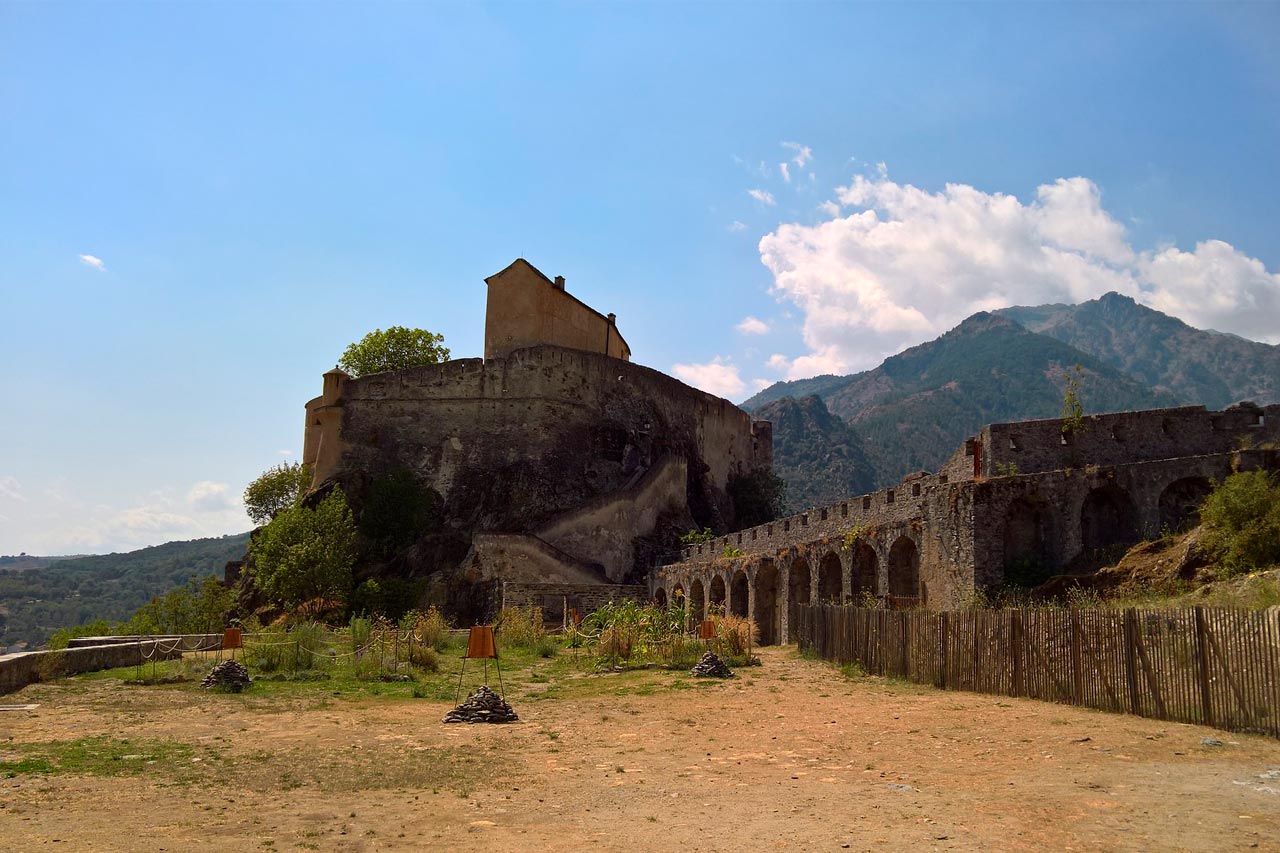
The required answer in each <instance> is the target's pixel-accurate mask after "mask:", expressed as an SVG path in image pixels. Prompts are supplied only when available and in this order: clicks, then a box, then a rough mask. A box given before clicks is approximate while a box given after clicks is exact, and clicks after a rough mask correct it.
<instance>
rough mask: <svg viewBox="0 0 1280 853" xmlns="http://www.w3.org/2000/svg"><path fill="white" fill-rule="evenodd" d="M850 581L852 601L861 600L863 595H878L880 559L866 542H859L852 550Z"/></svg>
mask: <svg viewBox="0 0 1280 853" xmlns="http://www.w3.org/2000/svg"><path fill="white" fill-rule="evenodd" d="M850 581H851V584H850V592H851V593H852V594H853V599H854V601H857V600H859V599H860V598H862V596H863V594H864V593H865V594H867V595H879V594H880V558H879V557H877V556H876V549H875V548H872V547H871V546H870V545H868V544H867V543H866V542H859V543H858V545H857V547H856V548H854V549H853V575H852V577H851V578H850Z"/></svg>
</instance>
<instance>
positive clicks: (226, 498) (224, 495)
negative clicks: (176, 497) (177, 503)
mask: <svg viewBox="0 0 1280 853" xmlns="http://www.w3.org/2000/svg"><path fill="white" fill-rule="evenodd" d="M187 503H188V504H190V505H191V506H193V507H195V508H196V509H199V510H203V511H205V512H218V511H220V510H224V509H231V508H233V507H235V506H236V504H237V501H236V499H235V498H234V497H233V496H232V495H231V494H230V492H229V491H228V487H227V484H226V483H214V482H212V481H210V480H201V481H200V482H198V483H196V484H195V485H194V486H192V487H191V490H190V491H189V492H187Z"/></svg>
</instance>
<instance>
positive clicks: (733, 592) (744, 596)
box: [729, 569, 750, 618]
mask: <svg viewBox="0 0 1280 853" xmlns="http://www.w3.org/2000/svg"><path fill="white" fill-rule="evenodd" d="M747 590H748V585H747V573H746V572H744V571H742V570H741V569H739V570H738V571H736V572H734V573H733V582H732V583H730V584H729V612H730V613H732V614H733V615H734V616H742V617H743V618H746V615H747V607H748V605H749V604H750V599H749V595H750V594H749V592H748V591H747Z"/></svg>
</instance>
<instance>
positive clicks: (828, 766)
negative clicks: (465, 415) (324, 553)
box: [0, 649, 1280, 851]
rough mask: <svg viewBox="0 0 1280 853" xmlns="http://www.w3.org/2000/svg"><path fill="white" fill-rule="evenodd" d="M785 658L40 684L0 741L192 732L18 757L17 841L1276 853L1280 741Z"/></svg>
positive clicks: (5, 822) (0, 841)
mask: <svg viewBox="0 0 1280 853" xmlns="http://www.w3.org/2000/svg"><path fill="white" fill-rule="evenodd" d="M763 659H764V665H763V666H762V667H759V668H753V669H750V670H743V671H741V673H740V677H739V678H737V679H734V680H733V681H730V682H724V683H720V682H717V683H714V684H707V685H702V684H699V685H697V686H692V687H686V689H673V688H672V685H673V679H674V676H672V675H671V674H669V673H642V674H638V675H637V674H628V675H626V676H603V677H593V678H587V679H579V680H578V681H579V682H581V684H582V685H587V686H586V687H584V688H583V689H580V690H577V691H576V692H575V691H567V693H566V696H567V698H555V699H545V700H541V701H534V700H533V699H531V698H529V697H527V696H524V697H523V701H522V700H521V699H520V698H517V699H516V700H515V703H514V704H516V710H517V711H518V712H519V713H520V715H521V717H522V722H521V723H519V724H516V725H511V726H489V727H479V726H444V725H441V724H440V723H439V722H438V721H439V719H440V717H441V716H442V715H443V714H444V712H445V711H446V710H448V705H447V704H442V703H436V702H426V701H423V700H407V699H404V700H362V701H356V702H346V701H332V702H328V701H323V702H322V701H314V700H313V699H308V698H298V699H285V698H276V697H269V698H268V699H261V700H256V699H249V700H244V701H239V700H241V699H242V697H228V696H217V695H206V694H202V693H199V692H195V691H191V690H186V691H180V690H165V689H161V688H148V689H146V691H145V692H144V693H138V692H136V689H135V692H134V693H130V692H127V691H128V689H127V688H124V687H122V686H120V685H119V682H109V683H99V684H94V685H91V686H90V688H89V689H86V688H85V687H84V686H83V685H81V686H80V687H78V688H77V689H74V690H73V689H71V688H70V687H63V686H60V685H45V686H38V687H33V688H28V689H27V690H25V691H22V692H20V693H19V694H16V695H15V696H13V697H7V698H6V701H12V702H23V701H39V702H41V703H42V706H41V708H40V709H39V710H38V711H35V712H29V713H15V712H6V713H3V714H0V760H5V761H10V762H12V761H15V760H19V759H21V758H23V757H24V756H23V754H22V750H21V749H19V748H16V747H14V746H13V745H14V744H19V745H20V744H23V743H27V744H30V743H32V742H40V741H58V740H68V739H72V738H83V737H86V736H93V737H96V736H102V737H103V738H107V739H113V738H114V739H124V738H132V739H144V740H145V739H159V740H160V741H164V742H169V741H176V742H177V743H178V744H180V745H182V747H183V749H185V750H187V751H185V752H182V753H181V754H178V755H175V756H169V757H168V758H164V757H161V758H158V759H157V758H152V757H149V756H147V755H143V756H124V757H123V758H124V759H125V760H143V761H151V760H154V761H155V766H154V770H153V771H152V772H149V773H145V774H133V775H119V776H109V777H105V776H102V775H47V776H46V775H33V774H30V773H19V774H17V775H15V776H13V778H7V779H6V778H0V848H3V849H5V850H33V849H59V848H61V849H67V850H109V851H115V850H121V851H125V850H127V851H132V850H190V849H195V848H197V847H199V848H200V849H207V850H228V851H232V850H234V851H242V850H293V849H318V850H341V851H366V850H368V851H372V850H393V849H403V850H422V849H432V850H443V849H450V850H473V849H474V850H480V849H483V850H497V851H505V850H581V849H600V850H658V849H683V850H769V849H793V850H842V849H851V850H903V849H939V850H1011V851H1012V850H1250V849H1254V850H1280V778H1277V779H1271V780H1268V779H1266V778H1264V775H1265V774H1267V772H1268V771H1276V770H1280V743H1278V742H1275V741H1272V740H1268V739H1265V738H1261V737H1251V736H1243V735H1229V734H1224V733H1222V732H1217V731H1214V730H1211V729H1206V728H1201V727H1195V726H1187V725H1181V724H1169V723H1161V722H1157V721H1152V720H1144V719H1139V718H1134V717H1125V716H1117V715H1108V714H1102V713H1098V712H1093V711H1087V710H1081V709H1075V708H1070V707H1064V706H1058V705H1052V704H1045V703H1039V702H1031V701H1023V700H1012V699H1002V698H1000V697H990V696H979V695H975V694H968V693H944V692H937V691H933V690H929V689H926V688H920V687H915V686H912V685H904V684H896V683H886V682H883V681H880V680H876V679H859V680H849V679H846V678H845V677H843V676H842V675H841V674H840V673H839V672H838V671H837V670H835V669H834V668H832V667H830V666H828V665H826V664H823V663H817V662H813V661H807V660H802V659H800V658H798V657H797V656H796V654H795V651H794V650H793V649H766V650H765V651H764V654H763ZM610 679H613V680H612V681H611V680H610ZM684 683H685V684H686V685H687V684H688V682H684ZM68 684H76V682H69V683H68ZM615 688H616V689H615ZM619 694H621V695H619ZM1205 737H1213V738H1217V739H1219V740H1221V741H1223V745H1222V746H1204V745H1202V743H1201V738H1205ZM103 742H106V741H103ZM151 742H154V741H151ZM6 744H9V747H7V749H8V753H6ZM144 751H145V750H144ZM214 765H216V766H214ZM4 775H5V774H4V773H3V771H2V770H0V777H3V776H4Z"/></svg>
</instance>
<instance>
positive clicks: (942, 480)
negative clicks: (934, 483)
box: [938, 474, 947, 486]
mask: <svg viewBox="0 0 1280 853" xmlns="http://www.w3.org/2000/svg"><path fill="white" fill-rule="evenodd" d="M938 482H939V483H941V484H942V485H944V486H945V485H946V484H947V475H946V474H939V475H938Z"/></svg>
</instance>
